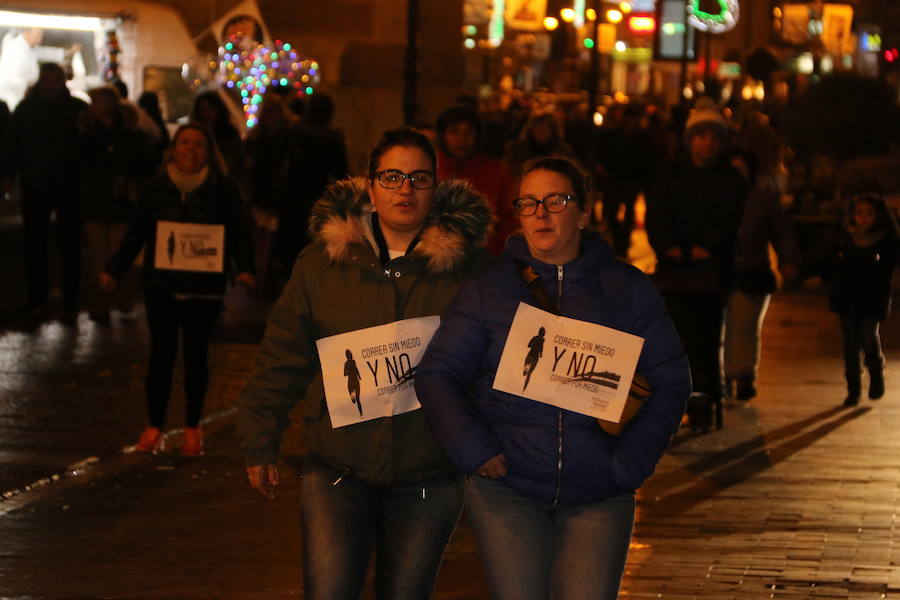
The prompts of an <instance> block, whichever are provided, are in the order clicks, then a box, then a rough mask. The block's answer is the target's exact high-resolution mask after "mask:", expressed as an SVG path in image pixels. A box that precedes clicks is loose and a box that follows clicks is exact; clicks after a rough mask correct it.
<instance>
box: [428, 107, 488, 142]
mask: <svg viewBox="0 0 900 600" xmlns="http://www.w3.org/2000/svg"><path fill="white" fill-rule="evenodd" d="M455 123H470V124H471V125H472V127H473V128H474V129H475V135H477V136H478V137H481V119H480V118H479V117H478V111H476V110H475V109H474V108H472V107H471V106H469V105H468V104H455V105H453V106H451V107H450V108H447V109H445V110H444V111H443V112H442V113H441V114H439V115H438V118H437V133H438V137H439V138H441V137H443V135H444V132H445V131H447V128H448V127H450V126H451V125H453V124H455Z"/></svg>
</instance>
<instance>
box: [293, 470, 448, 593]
mask: <svg viewBox="0 0 900 600" xmlns="http://www.w3.org/2000/svg"><path fill="white" fill-rule="evenodd" d="M341 475H342V473H341V472H340V471H338V470H336V469H333V468H332V467H330V466H328V465H325V464H323V463H322V462H321V461H320V460H318V459H316V458H315V457H312V456H310V457H308V458H307V459H306V463H305V465H304V470H303V479H302V480H301V482H300V493H301V509H300V515H301V519H302V523H303V589H304V591H305V593H306V598H307V600H319V599H322V600H326V599H327V600H341V599H345V598H346V599H353V600H356V599H357V598H359V597H360V595H361V594H362V590H363V584H364V583H365V578H366V570H367V568H368V565H369V556H370V555H371V554H372V550H373V548H374V549H375V596H376V598H378V599H379V600H402V599H410V600H422V599H423V598H430V597H431V594H432V588H433V587H434V582H435V579H436V578H437V573H438V568H439V567H440V564H441V557H442V556H443V554H444V548H446V546H447V543H448V542H449V541H450V535H451V534H452V533H453V529H454V528H455V527H456V523H457V521H458V520H459V515H460V512H461V511H462V502H463V492H464V487H463V483H462V477H461V476H459V475H457V474H456V473H449V474H447V475H443V476H439V477H436V478H433V479H428V480H424V481H416V482H412V481H410V482H402V483H393V484H387V485H373V484H370V483H366V482H364V481H361V480H359V479H356V478H355V477H353V476H352V475H347V476H345V477H343V478H341ZM338 479H340V481H338ZM336 482H337V483H336Z"/></svg>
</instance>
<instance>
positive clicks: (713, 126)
mask: <svg viewBox="0 0 900 600" xmlns="http://www.w3.org/2000/svg"><path fill="white" fill-rule="evenodd" d="M727 133H728V123H727V121H726V120H725V117H724V116H723V115H722V113H721V112H720V111H719V110H718V107H717V106H716V105H715V103H714V102H712V101H711V100H710V99H708V98H702V99H701V101H698V104H697V107H696V108H695V109H694V111H693V112H692V113H691V115H690V117H689V118H688V120H687V124H686V126H685V134H684V143H685V147H684V148H683V149H682V151H681V153H680V154H679V156H678V157H677V158H676V160H675V161H674V162H672V163H670V164H668V165H666V166H665V167H664V168H663V169H662V171H661V173H660V174H659V175H658V177H657V178H656V181H655V182H654V183H653V184H651V186H650V189H649V190H648V192H647V217H646V227H647V237H648V239H649V241H650V245H651V246H652V248H653V251H654V252H655V253H656V258H657V261H658V262H657V266H656V273H655V274H654V281H655V283H656V285H657V287H658V288H659V290H660V291H661V292H662V295H663V298H664V299H665V301H666V307H667V308H668V311H669V314H670V315H671V316H672V321H674V323H675V328H676V329H677V330H678V335H679V336H680V337H681V341H682V343H684V347H685V350H686V351H687V355H688V360H689V362H690V365H691V376H692V380H693V389H694V392H695V393H696V394H697V395H698V396H699V398H698V401H700V400H701V399H702V400H705V401H706V402H708V403H709V404H708V406H714V407H715V410H716V422H717V425H718V426H721V423H722V411H721V407H722V391H723V390H722V381H721V363H720V351H719V347H720V344H721V339H722V337H721V336H722V326H723V319H724V316H725V313H724V311H725V298H726V294H727V293H728V290H729V289H730V288H731V279H732V272H733V269H734V260H735V259H734V240H735V238H736V237H737V233H738V227H739V225H740V221H741V215H742V213H743V206H744V200H745V197H746V187H747V186H746V183H745V182H744V180H743V179H742V178H741V175H740V173H738V171H737V170H736V169H735V168H734V167H733V166H731V164H730V163H729V162H728V161H727V160H726V157H725V155H724V153H723V150H724V148H725V141H726V139H727Z"/></svg>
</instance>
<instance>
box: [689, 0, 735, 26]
mask: <svg viewBox="0 0 900 600" xmlns="http://www.w3.org/2000/svg"><path fill="white" fill-rule="evenodd" d="M718 3H719V12H717V13H712V12H707V11H705V10H701V9H700V0H690V1H689V2H688V7H687V12H688V23H690V24H691V25H692V26H693V27H694V28H695V29H699V30H700V31H708V32H709V33H722V32H725V31H728V30H729V29H733V28H734V26H735V25H737V22H738V19H739V18H740V16H741V8H740V5H739V4H738V0H718Z"/></svg>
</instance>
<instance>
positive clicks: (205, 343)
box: [100, 123, 255, 456]
mask: <svg viewBox="0 0 900 600" xmlns="http://www.w3.org/2000/svg"><path fill="white" fill-rule="evenodd" d="M213 148H214V143H213V139H212V136H211V135H210V133H209V132H208V131H206V129H204V128H203V127H202V126H201V125H198V124H190V123H189V124H186V125H182V126H181V127H179V129H178V131H176V132H175V135H174V137H173V139H172V148H171V149H170V156H169V158H168V160H167V162H166V163H165V167H164V168H163V170H162V171H161V172H160V173H159V174H158V175H157V176H156V177H154V178H153V179H151V180H150V181H149V182H148V183H147V185H146V186H145V188H144V190H143V193H142V196H141V200H140V203H139V205H138V207H137V211H136V214H135V216H134V218H133V219H132V221H131V224H130V225H129V227H128V231H127V233H126V234H125V238H124V239H123V240H122V243H121V245H120V246H119V248H118V250H116V253H115V254H114V255H113V256H112V258H110V259H109V262H107V264H106V270H105V271H104V272H103V273H101V274H100V285H101V288H103V289H105V290H107V291H110V292H111V291H113V290H114V289H115V287H116V284H117V280H118V279H119V278H120V277H121V276H122V274H123V273H124V272H125V271H126V270H127V269H128V267H129V266H130V265H131V264H132V263H133V262H134V259H135V258H136V257H137V255H138V254H139V253H140V252H141V250H144V261H143V262H144V308H145V310H146V313H147V325H148V328H149V330H150V363H149V366H148V369H147V378H146V392H147V413H148V425H147V428H146V429H144V431H143V433H142V434H141V437H140V439H139V440H138V442H137V444H136V445H135V449H136V450H138V451H140V452H156V451H158V450H159V449H160V448H161V447H162V443H163V439H164V438H163V435H162V429H163V426H164V424H165V419H166V408H167V407H168V404H169V397H170V396H171V388H172V371H173V368H174V363H175V357H176V356H177V354H178V341H179V334H180V335H181V346H182V360H183V361H184V395H185V402H186V415H185V429H184V443H183V445H182V448H181V452H182V454H183V455H185V456H199V455H201V454H202V453H203V436H202V432H201V430H200V417H201V414H202V411H203V402H204V399H205V397H206V387H207V383H208V380H209V366H208V364H207V350H208V347H209V339H210V335H211V334H212V330H213V326H214V325H215V323H216V320H217V319H218V317H219V314H220V313H221V311H222V299H223V296H224V294H225V286H226V283H227V282H228V278H229V276H231V275H232V274H234V275H235V279H236V281H237V282H239V283H241V284H244V285H246V286H250V287H252V286H254V285H255V279H254V276H253V246H252V241H251V237H250V230H249V222H248V219H247V216H246V214H245V212H244V207H243V205H242V204H241V198H240V193H239V192H238V189H237V186H236V185H235V184H234V182H232V181H231V180H229V179H228V178H227V177H225V176H224V175H223V174H222V168H221V166H220V165H219V164H218V162H217V161H216V160H215V159H214V156H215V155H214V154H213V152H212V150H213Z"/></svg>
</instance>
